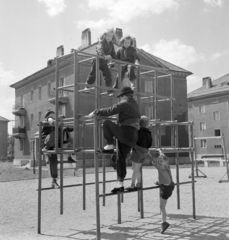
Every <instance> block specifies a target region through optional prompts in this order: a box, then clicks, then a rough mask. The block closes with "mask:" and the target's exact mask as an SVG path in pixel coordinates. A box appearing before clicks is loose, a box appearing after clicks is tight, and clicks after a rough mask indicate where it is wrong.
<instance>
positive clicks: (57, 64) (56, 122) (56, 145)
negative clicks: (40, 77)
mask: <svg viewBox="0 0 229 240" xmlns="http://www.w3.org/2000/svg"><path fill="white" fill-rule="evenodd" d="M55 80H56V96H55V104H56V121H55V153H56V154H57V152H58V138H59V132H58V117H59V116H58V112H59V89H58V87H59V59H58V58H56V74H55Z"/></svg>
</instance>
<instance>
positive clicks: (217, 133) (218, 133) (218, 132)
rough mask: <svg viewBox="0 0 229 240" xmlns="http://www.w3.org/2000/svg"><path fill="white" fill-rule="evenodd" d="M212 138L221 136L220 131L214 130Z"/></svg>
mask: <svg viewBox="0 0 229 240" xmlns="http://www.w3.org/2000/svg"><path fill="white" fill-rule="evenodd" d="M214 136H216V137H218V136H221V132H220V129H215V130H214Z"/></svg>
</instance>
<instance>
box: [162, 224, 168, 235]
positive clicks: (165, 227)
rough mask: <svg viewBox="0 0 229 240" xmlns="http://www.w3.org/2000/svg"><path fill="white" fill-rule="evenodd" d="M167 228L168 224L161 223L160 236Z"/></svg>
mask: <svg viewBox="0 0 229 240" xmlns="http://www.w3.org/2000/svg"><path fill="white" fill-rule="evenodd" d="M169 226H170V224H169V223H167V222H163V223H162V224H161V234H163V233H164V232H165V230H166V229H167V228H168V227H169Z"/></svg>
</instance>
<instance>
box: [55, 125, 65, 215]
mask: <svg viewBox="0 0 229 240" xmlns="http://www.w3.org/2000/svg"><path fill="white" fill-rule="evenodd" d="M56 132H58V129H57V130H56ZM60 148H61V153H60V214H63V211H64V192H63V185H64V184H63V183H64V178H63V175H64V174H63V171H64V164H63V152H62V151H63V123H61V126H60ZM57 159H58V154H57Z"/></svg>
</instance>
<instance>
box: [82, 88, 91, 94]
mask: <svg viewBox="0 0 229 240" xmlns="http://www.w3.org/2000/svg"><path fill="white" fill-rule="evenodd" d="M82 92H83V93H90V88H88V87H85V88H84V89H83V91H82Z"/></svg>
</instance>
